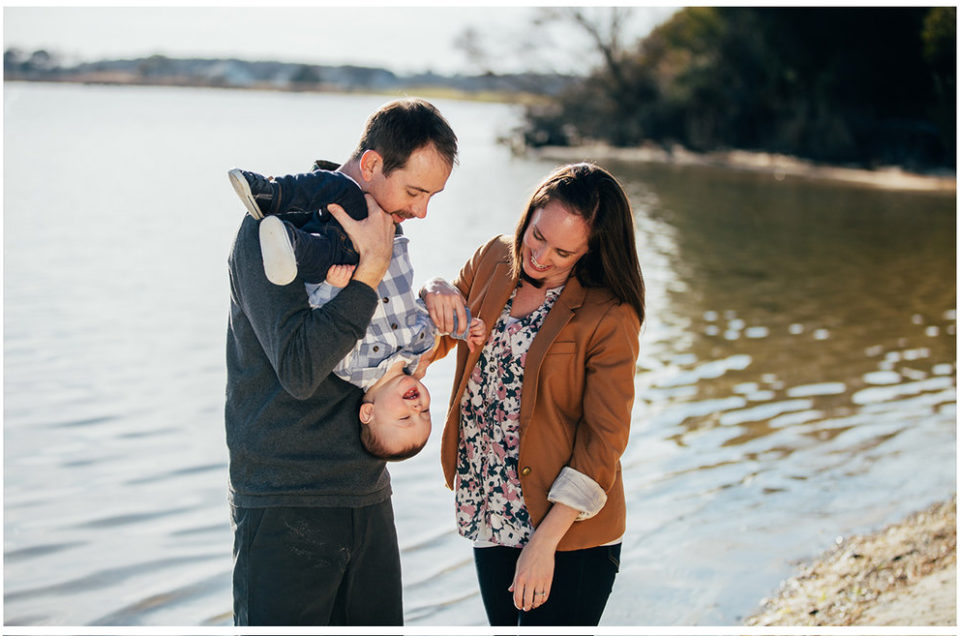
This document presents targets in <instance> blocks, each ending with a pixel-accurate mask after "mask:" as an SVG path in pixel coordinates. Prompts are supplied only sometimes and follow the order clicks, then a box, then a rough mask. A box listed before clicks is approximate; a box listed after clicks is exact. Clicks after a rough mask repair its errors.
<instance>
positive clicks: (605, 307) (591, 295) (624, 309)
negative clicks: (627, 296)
mask: <svg viewBox="0 0 960 636" xmlns="http://www.w3.org/2000/svg"><path fill="white" fill-rule="evenodd" d="M584 310H585V311H587V312H589V314H591V315H592V316H593V317H594V319H596V320H614V321H616V322H625V323H630V324H633V323H636V329H637V331H639V330H640V321H639V319H638V318H637V312H636V311H634V309H633V307H632V306H631V305H630V303H625V302H621V301H620V299H619V298H617V297H616V296H615V295H614V293H613V292H611V291H610V290H609V289H607V288H606V287H585V288H584V298H583V305H582V307H581V311H584Z"/></svg>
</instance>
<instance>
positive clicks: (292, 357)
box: [230, 218, 377, 399]
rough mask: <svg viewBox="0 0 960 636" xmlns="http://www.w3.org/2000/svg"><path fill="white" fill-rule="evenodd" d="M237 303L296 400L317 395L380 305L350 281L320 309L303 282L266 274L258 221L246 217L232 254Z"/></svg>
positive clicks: (368, 290) (369, 291)
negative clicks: (272, 279)
mask: <svg viewBox="0 0 960 636" xmlns="http://www.w3.org/2000/svg"><path fill="white" fill-rule="evenodd" d="M230 276H231V286H232V290H233V295H234V301H235V302H236V303H237V304H238V305H239V306H240V308H241V309H242V311H243V314H244V316H245V317H246V319H247V320H248V321H249V323H250V327H251V328H252V330H253V333H254V335H255V337H256V339H257V341H258V342H259V344H260V347H261V349H262V350H263V352H264V354H265V355H266V357H267V359H268V360H269V362H270V364H271V366H272V367H273V370H274V372H275V373H276V376H277V379H278V381H279V382H280V385H281V386H282V387H283V389H284V390H285V391H287V392H288V393H289V394H290V395H292V396H294V397H295V398H297V399H306V398H308V397H310V396H311V395H313V393H314V392H315V391H316V389H317V387H318V386H319V385H320V383H321V382H323V381H324V380H325V379H326V378H327V376H329V375H330V373H331V372H332V371H333V368H334V367H335V366H336V365H337V363H338V362H339V361H340V360H341V359H343V356H345V355H346V354H347V353H348V352H349V351H350V349H351V348H353V346H354V345H355V344H356V342H357V340H358V339H359V338H361V337H362V336H363V334H364V332H365V331H366V328H367V325H368V324H369V322H370V318H371V317H372V316H373V311H374V309H375V308H376V304H377V294H376V292H375V291H374V290H373V289H372V288H371V287H370V286H369V285H367V284H365V283H363V282H359V281H351V282H350V283H349V284H348V285H347V286H346V287H344V288H343V289H342V290H341V291H340V293H339V294H338V295H337V297H336V298H334V299H333V300H331V301H330V302H329V303H327V304H326V305H324V306H323V307H320V308H318V309H311V308H310V307H309V305H308V304H307V295H306V290H305V289H304V286H303V284H302V282H301V281H300V280H299V279H297V280H296V281H295V282H293V283H291V284H289V285H284V286H278V285H274V284H272V283H270V282H269V281H268V280H267V279H266V276H265V275H264V273H263V264H262V260H261V256H260V243H259V235H258V232H257V222H256V221H255V220H253V219H252V218H248V219H246V220H245V221H244V224H243V225H242V227H241V229H240V231H239V232H238V234H237V240H236V243H235V245H234V250H233V253H232V255H231V257H230Z"/></svg>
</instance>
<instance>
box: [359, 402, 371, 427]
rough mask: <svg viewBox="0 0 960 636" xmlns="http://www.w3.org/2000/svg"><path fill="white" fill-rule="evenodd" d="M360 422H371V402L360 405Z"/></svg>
mask: <svg viewBox="0 0 960 636" xmlns="http://www.w3.org/2000/svg"><path fill="white" fill-rule="evenodd" d="M360 421H361V422H363V423H364V424H369V423H370V422H372V421H373V402H364V403H363V404H361V405H360Z"/></svg>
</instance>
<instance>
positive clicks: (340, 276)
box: [326, 265, 357, 287]
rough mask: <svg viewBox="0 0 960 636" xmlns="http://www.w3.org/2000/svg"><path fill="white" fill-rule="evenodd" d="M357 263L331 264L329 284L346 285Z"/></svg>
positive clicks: (328, 277) (335, 285)
mask: <svg viewBox="0 0 960 636" xmlns="http://www.w3.org/2000/svg"><path fill="white" fill-rule="evenodd" d="M355 269H357V266H356V265H331V266H330V269H328V270H327V280H326V282H327V284H328V285H330V286H331V287H346V286H347V283H349V282H350V277H351V276H353V270H355Z"/></svg>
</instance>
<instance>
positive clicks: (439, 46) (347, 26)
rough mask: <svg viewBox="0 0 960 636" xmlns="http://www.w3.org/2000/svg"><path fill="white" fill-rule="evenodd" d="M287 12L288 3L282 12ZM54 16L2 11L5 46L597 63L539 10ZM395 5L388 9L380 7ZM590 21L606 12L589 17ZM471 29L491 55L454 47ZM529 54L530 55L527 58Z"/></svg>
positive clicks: (638, 22) (464, 69) (650, 16)
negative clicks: (540, 19)
mask: <svg viewBox="0 0 960 636" xmlns="http://www.w3.org/2000/svg"><path fill="white" fill-rule="evenodd" d="M285 4H289V3H285ZM377 5H379V6H357V5H356V4H355V5H353V6H350V7H343V6H332V5H327V6H316V4H313V5H310V6H307V5H303V6H285V7H284V8H266V7H263V6H259V7H258V6H253V5H248V6H240V7H210V6H207V7H192V6H189V5H180V6H165V7H150V8H143V7H129V6H127V7H125V6H97V7H83V6H50V7H38V6H30V7H22V6H21V7H16V6H4V8H3V46H4V50H6V49H9V48H13V47H16V48H20V49H22V50H24V51H27V52H30V51H34V50H37V49H46V50H47V51H49V52H52V53H56V54H59V55H60V56H61V57H62V58H63V59H64V61H66V62H74V61H92V60H98V59H107V58H112V59H117V58H134V57H142V56H149V55H154V54H160V55H166V56H168V57H237V58H241V59H246V60H279V61H289V62H303V63H309V64H332V65H336V64H356V65H360V66H376V67H382V68H388V69H390V70H392V71H394V72H397V73H401V74H406V73H415V72H422V71H434V72H437V73H441V74H456V73H465V74H471V73H480V72H484V71H486V70H492V71H494V72H498V73H505V72H517V71H525V70H533V71H543V72H549V71H557V72H575V73H576V72H586V71H587V70H589V68H590V67H591V66H593V65H594V64H596V63H597V62H598V60H599V58H597V57H596V56H595V55H594V54H593V52H592V49H591V46H590V43H589V41H588V40H587V38H586V36H585V35H584V34H583V33H581V32H580V31H579V30H575V29H573V28H572V27H568V28H561V27H558V26H553V27H549V28H547V27H538V26H535V25H534V24H533V18H534V16H535V15H536V13H537V12H538V11H540V10H541V9H540V8H538V7H534V6H522V5H520V6H518V5H516V4H508V5H504V4H500V5H495V4H494V5H487V6H477V5H468V4H453V5H450V4H449V3H447V4H444V5H438V6H416V7H413V6H404V5H400V4H396V3H393V4H391V3H387V2H379V3H377ZM383 5H389V6H383ZM676 9H677V7H663V6H661V7H650V6H633V7H631V12H630V18H629V20H628V22H627V27H626V30H625V32H626V34H627V36H628V38H629V40H635V39H638V38H640V37H642V36H644V35H646V34H647V33H649V31H650V30H651V29H652V28H653V27H654V26H656V25H657V24H659V23H660V22H662V21H664V20H665V19H667V18H668V17H669V16H670V15H671V14H672V13H673V12H674V11H675V10H676ZM588 10H589V11H593V12H597V15H602V12H604V11H606V10H607V9H605V8H601V7H590V8H589V9H588ZM468 28H469V29H473V30H474V31H475V32H476V34H477V36H478V39H479V41H480V42H481V44H482V45H483V48H484V50H485V51H486V52H487V55H486V56H485V57H484V58H483V59H478V58H471V57H470V56H468V55H467V54H466V53H464V51H463V50H462V49H461V48H458V47H457V46H455V44H454V43H455V41H456V40H457V39H458V38H459V37H461V36H462V35H463V33H464V32H465V31H466V30H467V29H468ZM523 48H527V49H528V53H526V54H521V53H519V51H520V50H521V49H523Z"/></svg>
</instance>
